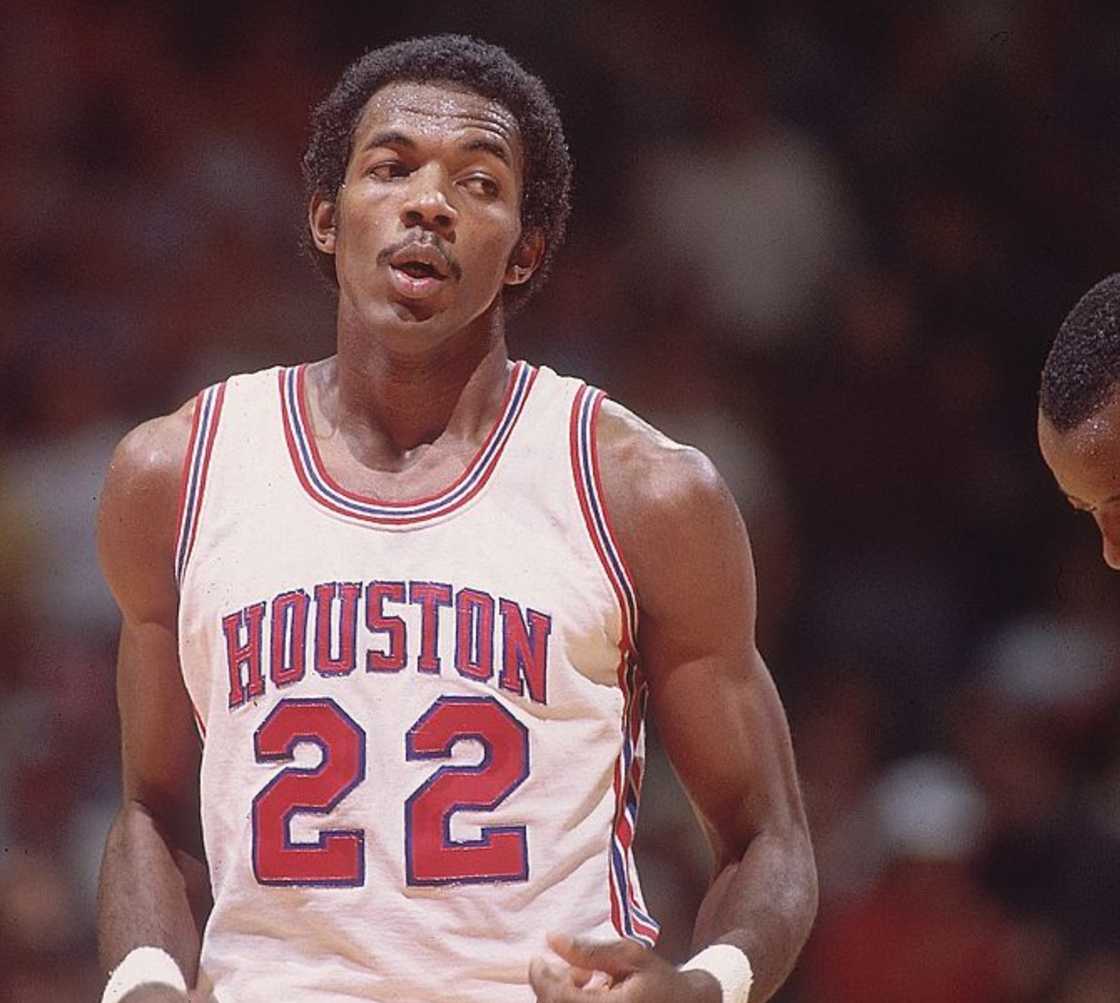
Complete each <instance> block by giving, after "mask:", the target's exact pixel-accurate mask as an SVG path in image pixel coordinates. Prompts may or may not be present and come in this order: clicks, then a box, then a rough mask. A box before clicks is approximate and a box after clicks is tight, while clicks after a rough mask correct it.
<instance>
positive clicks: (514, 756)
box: [252, 696, 529, 887]
mask: <svg viewBox="0 0 1120 1003" xmlns="http://www.w3.org/2000/svg"><path fill="white" fill-rule="evenodd" d="M465 740H474V741H476V742H477V743H478V744H479V745H480V746H481V748H482V753H483V754H482V759H481V760H480V761H479V762H478V763H477V764H474V765H469V766H463V765H451V764H446V765H443V766H440V767H439V768H438V769H436V770H435V771H434V772H433V773H432V774H431V775H430V776H429V777H428V779H427V780H425V781H424V783H422V784H421V785H420V786H419V787H418V788H417V789H416V790H415V791H414V792H413V793H412V794H411V795H410V796H409V798H408V799H407V800H406V801H405V803H404V864H405V879H406V881H407V883H408V884H409V885H412V886H422V885H445V884H462V883H480V882H482V883H487V882H497V881H524V880H526V879H527V878H528V876H529V855H528V842H527V836H526V831H525V826H523V825H521V826H483V827H482V830H481V835H480V837H479V838H478V839H466V840H456V839H453V838H452V836H451V820H452V817H453V816H454V815H455V813H456V812H458V811H483V812H485V811H493V810H494V809H496V808H497V807H498V806H499V805H500V804H501V803H502V802H503V801H504V800H505V799H506V798H507V797H509V795H510V794H512V793H513V792H514V791H515V790H516V789H517V788H518V787H520V786H521V784H522V783H523V782H524V781H525V779H526V778H527V777H528V776H529V732H528V729H527V728H526V727H525V726H524V725H523V724H522V723H521V722H520V721H518V720H517V718H516V717H514V716H513V714H511V713H510V712H509V711H508V710H506V708H505V707H503V706H502V705H501V704H500V703H499V702H498V701H497V700H496V699H495V698H494V697H490V696H484V697H468V696H444V697H440V698H439V699H437V700H436V701H435V702H434V703H433V704H432V705H431V706H430V707H429V708H428V709H427V710H426V711H425V712H424V713H423V714H421V715H420V718H419V719H418V720H417V721H416V723H415V724H413V725H412V727H411V728H409V729H408V731H407V732H406V733H405V742H404V746H405V747H404V756H405V759H407V760H433V761H436V762H439V761H440V760H447V759H450V758H451V757H452V755H453V753H454V749H455V746H456V744H458V743H459V742H462V741H465ZM303 742H309V743H311V744H313V745H317V746H318V747H319V749H320V751H321V753H322V758H321V760H320V762H319V763H318V764H317V765H316V766H312V767H302V766H294V765H293V766H287V767H285V768H284V769H282V770H281V771H280V772H279V773H277V774H276V776H275V777H273V778H272V780H270V781H269V782H268V783H267V784H266V785H265V786H264V788H263V789H262V790H261V791H260V792H259V793H258V794H257V796H256V797H255V798H254V799H253V810H252V832H253V871H254V874H255V876H256V879H257V881H259V882H260V883H261V884H264V885H299V886H328V887H329V886H340V887H353V886H355V885H362V884H364V882H365V832H364V830H362V829H323V830H321V831H320V832H319V835H318V839H317V840H316V841H314V842H298V843H297V842H293V841H292V839H291V823H292V820H293V818H294V817H295V816H297V815H323V816H325V815H328V814H329V813H330V812H332V811H333V810H334V809H335V808H336V807H337V806H338V805H339V804H340V803H341V802H342V800H343V799H344V798H345V797H346V796H347V795H348V794H349V793H350V792H351V791H353V790H354V789H355V788H356V787H357V786H358V785H360V784H361V783H362V782H363V781H365V779H366V733H365V731H364V730H363V729H362V727H361V726H360V725H359V724H358V723H357V722H356V721H354V719H353V718H351V717H350V715H348V714H347V713H346V712H345V711H344V710H343V709H342V708H341V707H339V705H338V704H337V703H335V702H334V700H331V699H329V698H288V699H285V700H281V701H280V702H279V703H278V704H277V705H276V706H275V707H274V708H273V709H272V711H271V712H270V713H269V715H268V717H266V718H265V719H264V721H263V722H262V723H261V725H260V727H259V728H258V729H257V730H256V732H255V734H254V736H253V753H254V756H255V758H256V760H257V762H259V763H281V762H291V761H292V760H293V759H294V758H295V749H296V746H297V745H299V744H300V743H303Z"/></svg>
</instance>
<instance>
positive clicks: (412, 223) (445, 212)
mask: <svg viewBox="0 0 1120 1003" xmlns="http://www.w3.org/2000/svg"><path fill="white" fill-rule="evenodd" d="M458 218H459V213H458V210H457V209H456V208H455V207H454V206H453V205H452V204H451V203H450V202H449V201H448V200H447V195H446V193H445V191H444V188H443V184H442V179H441V177H440V175H439V171H438V169H437V168H436V166H435V165H434V164H433V165H430V166H429V167H428V168H426V169H422V170H418V171H414V172H413V175H412V177H411V179H410V184H409V188H408V194H407V196H406V197H405V200H404V203H403V205H402V206H401V222H402V223H403V224H404V225H405V227H407V228H409V229H411V228H412V227H416V226H419V227H423V228H424V229H425V230H434V231H435V232H436V233H438V234H439V235H440V236H441V237H450V236H451V234H452V232H453V231H454V229H455V223H456V221H457V220H458Z"/></svg>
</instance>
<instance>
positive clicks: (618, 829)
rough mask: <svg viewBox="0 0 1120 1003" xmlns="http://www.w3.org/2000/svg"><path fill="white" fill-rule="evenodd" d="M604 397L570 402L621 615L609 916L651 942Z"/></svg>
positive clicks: (628, 598)
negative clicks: (604, 446) (605, 457)
mask: <svg viewBox="0 0 1120 1003" xmlns="http://www.w3.org/2000/svg"><path fill="white" fill-rule="evenodd" d="M604 397H605V395H604V394H603V392H602V391H600V390H594V389H592V388H590V387H587V386H583V387H581V388H580V389H579V391H578V392H577V393H576V397H575V400H574V401H573V403H572V416H571V430H570V438H571V443H570V445H571V456H572V471H573V475H574V480H575V486H576V494H577V496H578V499H579V505H580V510H581V512H582V513H583V517H584V522H585V524H586V526H587V530H588V534H589V535H590V537H591V542H592V545H593V546H594V548H595V552H596V554H597V555H598V556H599V560H600V562H601V564H602V565H603V569H604V571H605V572H606V575H607V579H608V581H609V582H610V584H611V588H612V589H613V590H614V593H615V598H616V599H617V601H618V605H619V612H620V614H621V620H622V636H621V638H620V639H619V649H620V650H619V654H620V661H619V669H618V681H619V688H620V689H621V691H622V695H623V710H622V721H621V743H620V748H619V754H618V758H617V760H616V761H615V769H614V783H613V786H614V793H615V810H614V821H613V823H612V826H611V844H610V865H609V884H610V894H611V918H612V921H613V922H614V926H615V929H616V930H618V932H619V933H620V934H621V935H623V936H626V937H629V938H631V939H633V940H637V941H638V942H639V943H642V944H645V945H646V946H649V947H652V946H653V945H654V943H655V942H656V940H657V936H658V933H659V928H658V926H657V924H656V923H655V922H654V921H653V920H652V919H651V918H650V917H649V916H648V915H647V913H646V911H645V908H644V905H643V904H642V902H641V898H640V894H639V892H638V885H637V881H636V880H635V878H634V874H633V867H634V864H633V840H634V830H635V826H636V825H637V812H638V794H639V791H640V785H641V769H640V761H639V758H638V756H637V750H638V747H639V743H640V741H641V735H642V713H643V710H644V706H645V683H644V681H642V679H641V676H640V674H639V672H638V661H637V649H636V645H635V638H636V636H637V620H638V604H637V598H636V593H635V591H634V587H633V582H632V580H631V577H630V574H629V572H628V570H627V568H626V564H625V562H624V561H623V559H622V555H621V553H620V551H619V549H618V547H617V544H616V543H615V539H614V533H613V532H612V529H611V525H610V521H609V518H608V517H607V512H606V508H605V506H604V505H603V502H602V489H601V480H600V477H599V469H598V451H597V449H596V445H595V423H596V419H597V418H598V414H599V409H600V407H601V406H602V402H603V399H604Z"/></svg>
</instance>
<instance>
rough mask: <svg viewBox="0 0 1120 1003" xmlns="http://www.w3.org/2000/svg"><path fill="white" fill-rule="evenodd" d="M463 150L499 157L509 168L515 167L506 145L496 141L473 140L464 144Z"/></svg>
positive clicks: (480, 138) (484, 138) (485, 139)
mask: <svg viewBox="0 0 1120 1003" xmlns="http://www.w3.org/2000/svg"><path fill="white" fill-rule="evenodd" d="M463 149H464V150H467V151H468V152H470V153H474V152H476V151H477V152H480V153H489V154H491V155H492V156H495V157H497V158H498V159H499V160H500V161H501V162H502V163H503V164H505V165H506V166H507V167H512V166H513V164H512V162H511V160H510V155H509V150H508V149H507V148H506V146H505V144H504V143H499V142H498V141H497V140H496V139H487V138H486V137H479V138H477V139H471V140H468V141H467V142H466V143H464V144H463Z"/></svg>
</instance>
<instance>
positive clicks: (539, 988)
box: [529, 958, 583, 1003]
mask: <svg viewBox="0 0 1120 1003" xmlns="http://www.w3.org/2000/svg"><path fill="white" fill-rule="evenodd" d="M529 985H530V986H532V987H533V992H534V993H536V997H537V1001H538V1003H570V1001H573V1000H577V999H578V998H579V995H580V994H581V993H582V992H583V990H582V989H578V988H577V987H576V986H575V985H574V984H573V982H572V979H571V976H570V974H569V972H568V971H567V970H566V969H561V968H559V967H557V966H556V965H550V964H549V963H548V962H547V961H545V960H544V958H533V960H532V961H530V962H529Z"/></svg>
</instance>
